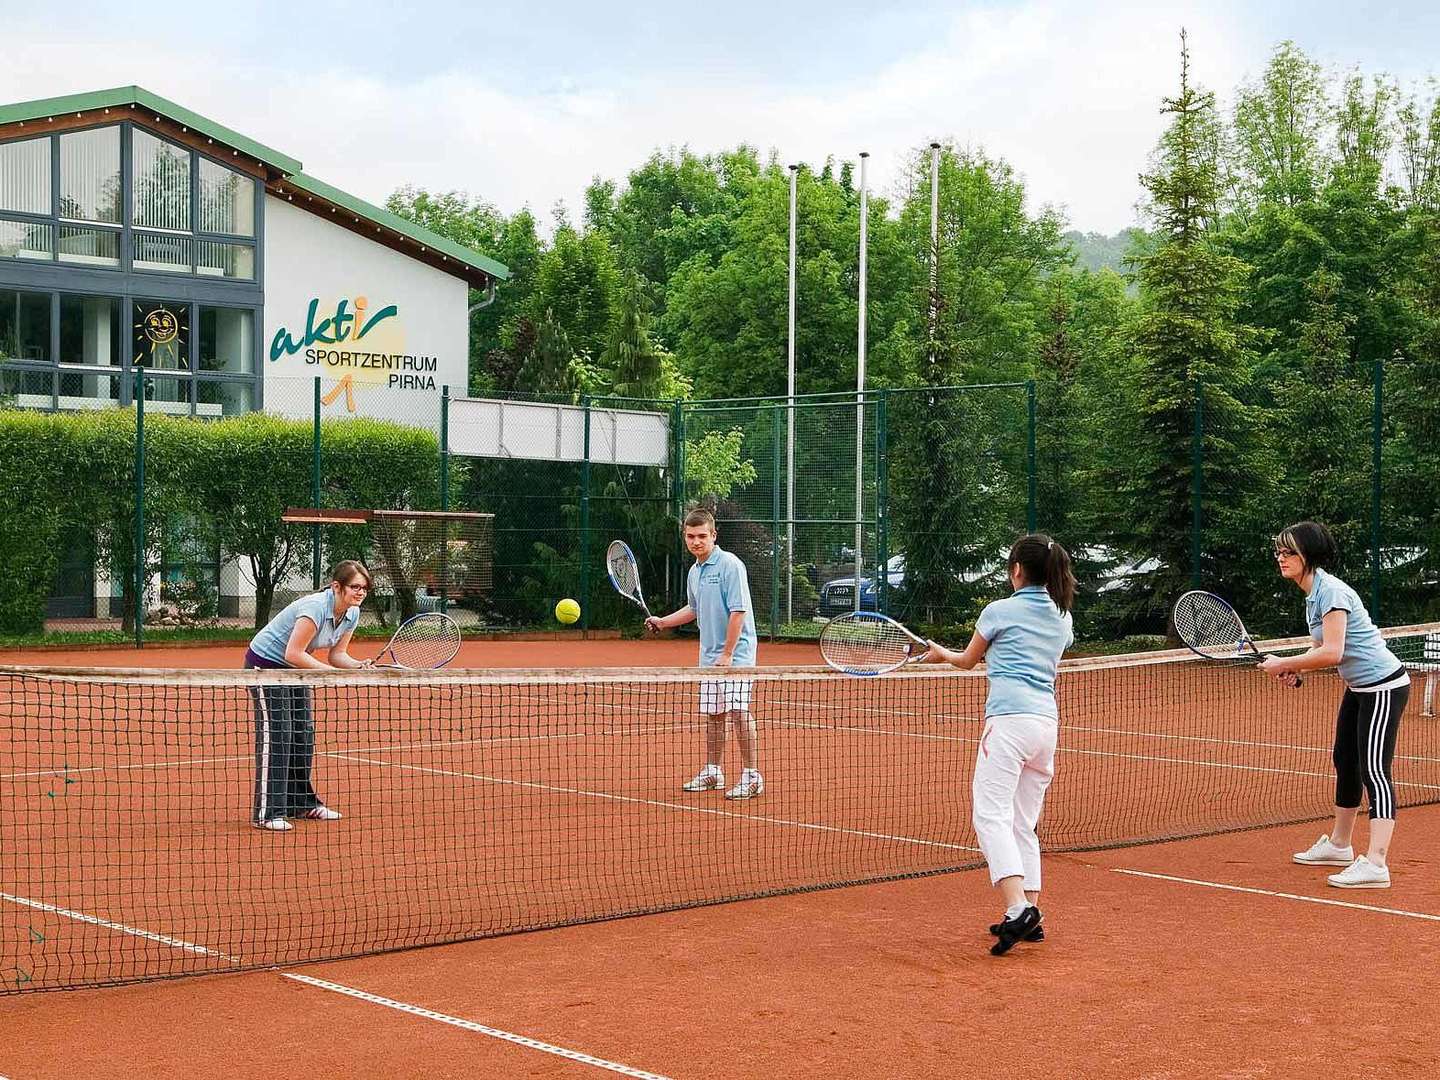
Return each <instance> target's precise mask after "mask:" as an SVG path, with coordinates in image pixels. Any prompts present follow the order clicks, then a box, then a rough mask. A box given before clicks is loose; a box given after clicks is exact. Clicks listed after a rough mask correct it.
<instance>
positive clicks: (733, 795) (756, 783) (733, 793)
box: [725, 769, 765, 799]
mask: <svg viewBox="0 0 1440 1080" xmlns="http://www.w3.org/2000/svg"><path fill="white" fill-rule="evenodd" d="M764 791H765V779H764V777H762V776H761V775H760V774H759V773H758V772H756V771H755V770H753V769H746V770H745V771H744V772H743V773H741V774H740V782H739V783H738V784H736V785H735V786H734V787H732V788H731V789H730V790H729V791H727V792H725V798H727V799H753V798H754V797H755V796H756V795H761V794H764Z"/></svg>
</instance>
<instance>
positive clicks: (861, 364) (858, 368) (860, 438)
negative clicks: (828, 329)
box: [855, 150, 884, 611]
mask: <svg viewBox="0 0 1440 1080" xmlns="http://www.w3.org/2000/svg"><path fill="white" fill-rule="evenodd" d="M869 158H870V155H869V154H868V153H867V152H865V151H863V150H862V151H861V152H860V318H859V323H860V325H859V328H858V330H857V331H856V333H857V337H856V350H855V610H856V611H859V610H860V578H861V576H862V575H863V573H864V570H865V560H864V558H863V557H862V556H861V554H860V552H861V547H862V544H863V543H864V540H865V284H866V282H865V276H866V272H867V270H866V261H865V257H866V254H867V252H866V249H867V247H868V246H869V245H868V243H867V238H868V228H867V227H868V225H869V217H870V190H869V188H868V187H867V185H866V180H865V166H866V163H867V162H868V160H869ZM879 570H880V572H881V573H883V572H884V567H880V568H879ZM877 602H878V594H877Z"/></svg>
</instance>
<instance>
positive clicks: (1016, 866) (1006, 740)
mask: <svg viewBox="0 0 1440 1080" xmlns="http://www.w3.org/2000/svg"><path fill="white" fill-rule="evenodd" d="M1058 734H1059V725H1058V724H1057V723H1056V722H1055V721H1054V720H1053V719H1051V718H1050V717H1048V716H1035V715H1033V714H1031V713H1011V714H1009V715H1006V716H988V717H986V718H985V733H984V734H983V735H982V736H980V749H979V750H978V751H977V752H976V755H975V780H974V783H973V784H972V785H971V794H972V799H973V807H974V809H973V819H974V822H975V835H976V836H977V837H979V839H980V850H981V851H983V852H984V853H985V861H986V862H987V863H989V864H990V883H991V884H992V885H993V884H994V883H995V882H997V881H999V880H1000V879H1001V878H1007V877H1022V878H1024V879H1025V891H1026V892H1039V891H1040V840H1039V838H1038V837H1036V835H1035V823H1036V822H1037V821H1039V820H1040V808H1041V807H1042V806H1044V805H1045V791H1046V789H1047V788H1049V787H1050V780H1051V778H1052V777H1053V776H1054V775H1055V742H1056V738H1057V736H1058Z"/></svg>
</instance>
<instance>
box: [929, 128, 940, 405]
mask: <svg viewBox="0 0 1440 1080" xmlns="http://www.w3.org/2000/svg"><path fill="white" fill-rule="evenodd" d="M939 321H940V144H939V143H938V142H932V143H931V144H930V323H929V326H928V327H927V329H928V330H929V341H930V354H929V357H928V360H929V363H930V369H929V371H928V372H927V374H928V375H929V377H930V382H931V384H932V385H934V384H935V382H936V380H935V332H936V328H937V325H938V323H939Z"/></svg>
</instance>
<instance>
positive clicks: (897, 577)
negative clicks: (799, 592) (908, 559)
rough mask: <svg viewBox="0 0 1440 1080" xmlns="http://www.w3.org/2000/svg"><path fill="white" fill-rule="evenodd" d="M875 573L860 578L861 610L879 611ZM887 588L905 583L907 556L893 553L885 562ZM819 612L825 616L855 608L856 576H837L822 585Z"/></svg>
mask: <svg viewBox="0 0 1440 1080" xmlns="http://www.w3.org/2000/svg"><path fill="white" fill-rule="evenodd" d="M877 581H878V578H877V576H875V575H871V576H869V577H862V578H861V579H860V610H861V611H878V610H880V608H879V591H880V590H879V588H878V587H877ZM885 581H886V586H887V588H891V589H898V588H900V586H902V585H904V584H905V556H904V555H892V556H891V557H890V559H889V560H888V561H887V562H886V564H885ZM818 610H819V613H820V614H821V615H822V616H824V617H825V618H831V617H833V616H835V615H843V614H845V612H847V611H854V610H855V577H854V575H853V574H852V575H851V576H850V577H841V578H835V579H834V580H833V581H827V582H826V583H825V584H824V585H821V586H820V604H819V608H818Z"/></svg>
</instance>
